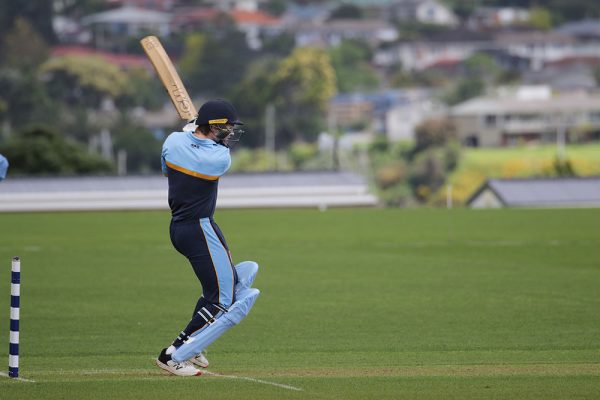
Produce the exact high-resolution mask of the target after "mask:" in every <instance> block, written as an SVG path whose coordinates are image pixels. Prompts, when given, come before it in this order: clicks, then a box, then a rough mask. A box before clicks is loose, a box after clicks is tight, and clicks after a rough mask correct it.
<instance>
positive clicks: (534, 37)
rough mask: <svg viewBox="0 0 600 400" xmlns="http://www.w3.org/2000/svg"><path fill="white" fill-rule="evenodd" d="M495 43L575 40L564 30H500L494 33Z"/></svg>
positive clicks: (512, 43)
mask: <svg viewBox="0 0 600 400" xmlns="http://www.w3.org/2000/svg"><path fill="white" fill-rule="evenodd" d="M495 40H496V43H497V44H499V45H501V46H511V45H519V46H525V45H539V44H549V43H552V44H553V45H557V44H563V45H567V44H572V43H574V42H575V41H576V38H575V36H573V35H571V34H568V33H566V32H559V31H552V32H540V31H527V32H515V31H510V32H502V33H499V34H497V35H496V37H495Z"/></svg>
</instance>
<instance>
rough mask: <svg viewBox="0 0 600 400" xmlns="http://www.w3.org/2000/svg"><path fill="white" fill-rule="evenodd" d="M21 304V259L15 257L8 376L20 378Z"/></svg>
mask: <svg viewBox="0 0 600 400" xmlns="http://www.w3.org/2000/svg"><path fill="white" fill-rule="evenodd" d="M20 303H21V259H20V258H19V257H13V259H12V274H11V283H10V348H9V352H8V376H9V377H11V378H18V377H19V310H20Z"/></svg>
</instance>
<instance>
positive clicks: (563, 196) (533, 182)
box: [467, 177, 600, 208]
mask: <svg viewBox="0 0 600 400" xmlns="http://www.w3.org/2000/svg"><path fill="white" fill-rule="evenodd" d="M467 205H468V206H469V207H471V208H501V207H600V177H591V178H546V179H542V178H537V179H490V180H488V181H486V182H485V183H484V184H483V185H482V186H481V187H479V188H478V189H477V190H476V191H475V193H473V194H472V195H471V197H470V198H469V199H468V200H467Z"/></svg>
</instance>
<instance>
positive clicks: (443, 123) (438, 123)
mask: <svg viewBox="0 0 600 400" xmlns="http://www.w3.org/2000/svg"><path fill="white" fill-rule="evenodd" d="M454 139H456V127H455V126H454V124H453V123H452V121H450V120H448V119H446V118H437V119H429V120H426V121H425V122H423V123H422V124H420V125H418V126H417V127H416V128H415V146H414V148H413V150H412V154H413V155H414V154H416V153H419V152H421V151H423V150H425V149H428V148H431V147H441V146H445V145H446V144H447V143H448V142H449V141H451V140H454Z"/></svg>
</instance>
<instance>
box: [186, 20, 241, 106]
mask: <svg viewBox="0 0 600 400" xmlns="http://www.w3.org/2000/svg"><path fill="white" fill-rule="evenodd" d="M188 52H189V53H190V54H189V55H188V54H187V53H188ZM252 58H253V54H252V51H251V50H250V49H249V48H248V45H247V43H246V36H245V34H243V33H242V32H239V31H238V30H236V28H235V24H234V23H233V21H232V20H231V19H230V18H229V17H228V16H227V15H224V14H223V15H221V17H220V18H219V19H218V20H217V21H216V23H215V25H214V26H213V27H211V28H210V29H208V30H207V33H206V34H205V35H202V34H198V33H192V34H190V35H189V36H188V38H186V48H185V51H184V57H183V60H182V62H183V65H182V74H183V77H184V79H185V82H186V86H187V87H188V90H189V91H190V92H192V93H194V94H200V93H203V94H206V95H210V96H220V97H228V96H229V94H230V91H231V90H232V89H233V88H234V87H235V85H237V84H238V82H240V81H241V80H242V78H243V76H244V74H245V72H246V68H247V66H248V64H249V63H250V62H251V61H252Z"/></svg>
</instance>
